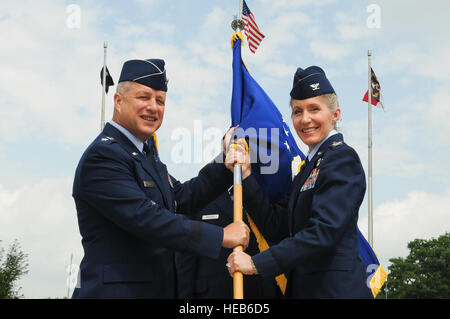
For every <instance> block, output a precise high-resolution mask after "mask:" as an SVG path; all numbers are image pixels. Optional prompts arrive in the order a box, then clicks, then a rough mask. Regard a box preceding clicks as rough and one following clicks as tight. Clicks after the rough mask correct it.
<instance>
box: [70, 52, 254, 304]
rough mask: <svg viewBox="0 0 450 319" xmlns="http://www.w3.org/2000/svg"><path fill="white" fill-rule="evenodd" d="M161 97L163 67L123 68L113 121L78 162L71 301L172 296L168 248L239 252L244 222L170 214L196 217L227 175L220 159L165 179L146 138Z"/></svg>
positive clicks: (157, 120)
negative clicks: (75, 278)
mask: <svg viewBox="0 0 450 319" xmlns="http://www.w3.org/2000/svg"><path fill="white" fill-rule="evenodd" d="M166 92H167V79H166V70H165V68H164V61H163V60H160V59H149V60H130V61H127V62H125V64H124V65H123V68H122V73H121V76H120V79H119V85H118V87H117V93H116V94H115V95H114V115H113V120H112V121H111V122H110V123H108V124H106V126H105V128H104V130H103V132H102V133H101V134H100V135H99V136H98V137H97V138H96V139H95V140H94V141H93V142H92V144H91V145H90V146H89V147H88V148H87V149H86V151H85V152H84V154H83V156H82V157H81V159H80V162H79V164H78V167H77V170H76V173H75V179H74V184H73V197H74V199H75V204H76V208H77V213H78V223H79V228H80V233H81V236H82V244H83V248H84V253H85V255H84V258H83V260H82V262H81V265H80V274H81V276H80V281H79V283H78V286H79V288H76V289H75V291H74V293H73V298H175V297H176V269H175V261H174V253H175V250H179V251H186V252H190V253H194V254H201V255H203V256H207V257H210V258H213V259H214V258H218V257H219V254H220V252H221V248H222V247H226V248H232V247H235V246H237V245H239V244H242V245H244V246H247V245H248V239H249V229H248V227H247V226H246V225H245V223H243V222H239V223H232V224H230V225H228V226H226V227H225V228H223V227H218V226H215V225H210V224H206V223H202V222H199V221H193V220H190V219H189V218H187V217H186V216H183V215H179V214H178V213H185V214H189V213H192V212H196V211H199V210H201V208H202V207H203V206H205V205H206V204H208V203H209V202H210V201H212V200H214V199H215V198H216V197H217V196H219V195H220V194H221V193H223V192H224V191H225V190H227V189H228V188H229V187H230V185H231V183H232V174H231V173H230V172H228V171H227V170H226V168H225V166H224V164H223V162H222V161H213V162H212V163H210V164H208V165H206V166H205V167H204V168H203V169H202V170H201V171H200V172H199V175H198V176H197V177H195V178H193V179H191V180H189V181H187V182H185V183H180V182H179V181H177V180H176V179H174V178H173V177H172V176H171V175H169V174H168V172H167V169H166V166H165V165H164V164H163V163H161V161H160V160H159V158H158V155H157V151H156V146H155V143H154V139H153V136H154V133H155V131H156V130H157V129H158V128H159V127H160V126H161V123H162V120H163V116H164V106H165V99H166ZM175 213H177V214H175Z"/></svg>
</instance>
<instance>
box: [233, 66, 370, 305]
mask: <svg viewBox="0 0 450 319" xmlns="http://www.w3.org/2000/svg"><path fill="white" fill-rule="evenodd" d="M290 95H291V108H292V122H293V125H294V127H295V130H296V132H297V134H298V136H299V137H300V139H301V140H302V141H303V142H304V143H305V144H306V145H307V146H308V147H309V153H308V158H307V162H306V164H305V165H304V167H302V169H301V170H300V173H299V174H298V175H297V176H296V177H295V179H294V181H293V183H292V186H291V190H290V192H289V193H288V194H287V195H286V196H285V197H284V198H283V199H281V200H280V201H279V202H278V203H276V204H275V205H271V204H270V202H269V200H268V198H267V196H265V194H264V192H263V191H262V189H261V188H260V187H259V185H258V183H257V182H256V180H255V179H254V178H253V177H252V176H251V172H250V170H249V165H243V166H242V167H243V168H242V178H243V182H242V187H243V190H244V191H243V203H244V207H245V208H246V210H247V211H248V212H249V214H250V216H251V217H252V219H253V220H254V221H255V223H256V224H257V226H258V228H259V229H260V230H261V232H262V233H263V234H265V235H266V234H267V236H269V234H270V235H271V236H272V238H275V240H281V241H280V242H279V243H278V244H276V245H273V246H271V247H270V248H269V249H268V250H266V251H264V252H262V253H259V254H256V255H254V256H253V257H251V256H249V255H247V254H246V253H244V252H233V253H232V254H231V255H230V257H229V258H228V262H229V264H230V269H229V271H230V273H231V274H232V273H234V272H235V271H242V272H243V273H244V274H247V275H252V274H258V273H259V274H261V275H263V276H274V275H278V274H280V273H285V274H287V288H286V296H287V297H288V298H372V294H371V292H370V289H369V288H368V287H367V285H366V274H365V269H364V265H363V262H362V260H361V258H360V256H359V246H358V234H357V221H358V211H359V207H360V206H361V202H362V201H363V198H364V193H365V190H366V183H365V174H364V170H363V168H362V165H361V161H360V159H359V157H358V154H357V153H356V152H355V150H354V149H353V148H351V147H350V146H348V145H347V144H346V143H344V140H343V136H342V134H340V133H338V132H337V131H336V130H335V126H336V122H337V121H338V120H339V118H340V114H341V110H340V107H339V105H338V103H337V97H336V94H335V92H334V89H333V87H332V86H331V83H330V82H329V81H328V79H327V78H326V76H325V72H324V71H323V70H322V69H321V68H320V67H317V66H311V67H309V68H306V69H304V70H303V69H302V68H298V70H297V72H296V73H295V75H294V82H293V87H292V90H291V93H290ZM243 149H244V148H243V147H242V146H240V147H239V149H236V151H234V149H233V150H232V151H231V153H229V154H228V155H227V156H228V157H230V158H236V156H238V157H239V156H241V157H246V156H248V155H247V154H246V153H244V152H243ZM234 152H236V153H237V154H233V153H234ZM232 162H233V161H231V163H232ZM239 162H240V163H246V161H245V160H243V159H242V158H240V159H239ZM227 166H228V164H227ZM229 169H232V167H229Z"/></svg>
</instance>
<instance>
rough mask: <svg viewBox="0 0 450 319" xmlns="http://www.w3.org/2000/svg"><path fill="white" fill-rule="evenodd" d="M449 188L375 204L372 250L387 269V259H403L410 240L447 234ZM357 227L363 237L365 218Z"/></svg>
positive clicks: (412, 192)
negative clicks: (438, 191) (434, 192)
mask: <svg viewBox="0 0 450 319" xmlns="http://www.w3.org/2000/svg"><path fill="white" fill-rule="evenodd" d="M448 207H450V188H447V189H445V190H443V191H442V192H440V193H436V194H430V193H427V192H425V191H422V190H417V191H411V192H410V193H408V195H407V196H406V197H405V198H402V199H398V200H392V201H389V202H385V203H382V204H380V205H377V206H376V207H375V209H374V220H373V230H374V250H375V252H376V253H377V254H378V257H379V259H380V262H381V263H382V264H384V265H386V266H385V269H386V270H387V265H388V264H389V263H388V259H390V258H396V257H406V256H407V255H408V253H409V250H408V248H407V244H408V242H410V241H413V240H414V239H417V238H420V239H431V238H432V237H434V238H436V237H439V236H440V235H443V234H444V233H445V232H448V231H450V214H449V213H448ZM358 224H359V227H360V229H361V232H362V233H363V234H364V235H365V237H366V238H367V228H368V226H367V217H366V216H364V217H363V218H360V221H359V223H358Z"/></svg>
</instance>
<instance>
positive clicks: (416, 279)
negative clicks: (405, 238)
mask: <svg viewBox="0 0 450 319" xmlns="http://www.w3.org/2000/svg"><path fill="white" fill-rule="evenodd" d="M408 248H409V250H410V253H409V255H408V256H407V257H406V258H401V257H399V258H392V259H390V260H389V261H390V262H391V263H392V264H391V265H390V266H389V276H388V284H387V285H384V286H383V289H382V291H380V293H379V294H378V297H379V298H384V297H385V295H386V292H387V296H388V298H425V299H426V298H428V299H430V298H450V233H445V234H444V235H442V236H439V238H437V239H435V238H432V239H430V240H423V239H415V240H413V241H411V242H409V243H408Z"/></svg>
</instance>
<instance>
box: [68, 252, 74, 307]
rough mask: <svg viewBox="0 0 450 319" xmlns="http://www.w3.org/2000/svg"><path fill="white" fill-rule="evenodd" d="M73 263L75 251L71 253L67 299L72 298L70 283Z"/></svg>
mask: <svg viewBox="0 0 450 319" xmlns="http://www.w3.org/2000/svg"><path fill="white" fill-rule="evenodd" d="M72 264H73V253H70V264H69V282H68V285H67V299H69V298H70V284H71V279H72V278H71V275H72Z"/></svg>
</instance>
